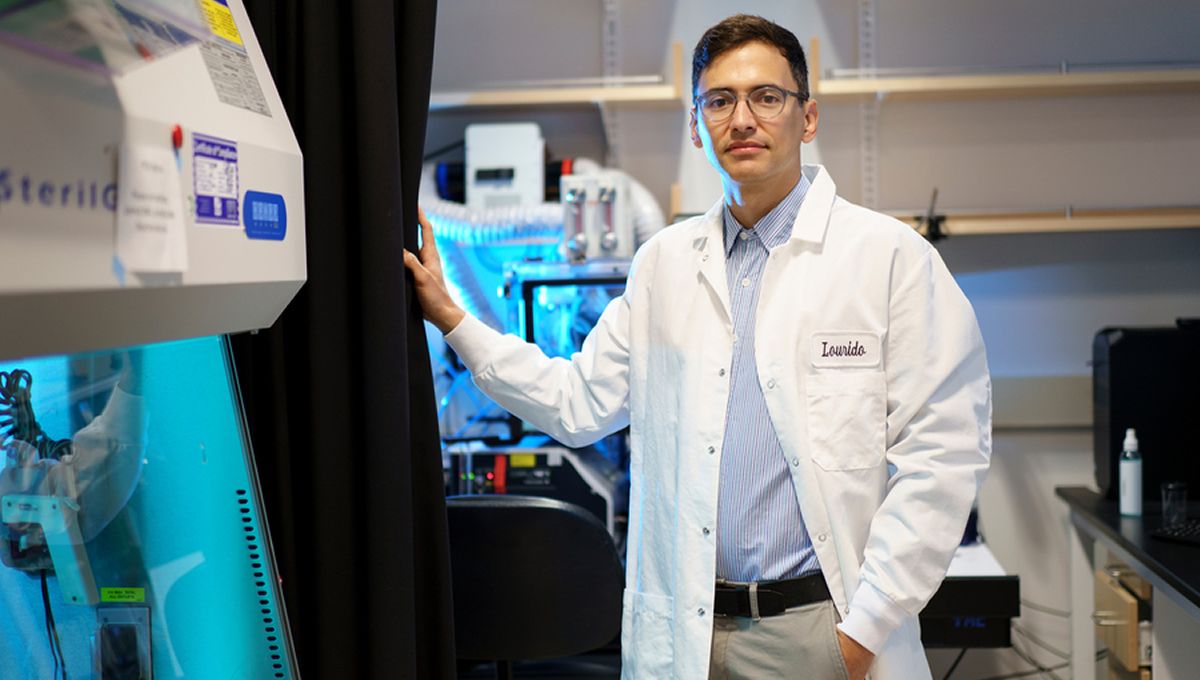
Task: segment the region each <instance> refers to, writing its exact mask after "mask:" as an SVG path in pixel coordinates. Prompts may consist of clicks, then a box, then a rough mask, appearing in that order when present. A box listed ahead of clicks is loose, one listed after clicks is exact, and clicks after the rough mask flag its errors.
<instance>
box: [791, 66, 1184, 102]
mask: <svg viewBox="0 0 1200 680" xmlns="http://www.w3.org/2000/svg"><path fill="white" fill-rule="evenodd" d="M815 85H816V87H815V88H814V89H815V91H816V93H815V95H814V96H816V97H818V98H821V99H825V100H831V99H832V100H837V99H840V98H858V97H862V96H867V95H877V94H885V95H888V96H889V97H913V98H915V97H951V96H963V97H967V96H985V95H989V96H1038V95H1040V96H1066V95H1084V94H1123V93H1127V92H1133V91H1136V92H1175V91H1200V69H1168V70H1154V71H1149V70H1147V71H1094V72H1075V73H1031V74H996V75H970V76H968V75H962V76H958V75H954V76H914V77H902V78H833V79H831V78H822V79H820V80H819V81H818V82H817V83H815Z"/></svg>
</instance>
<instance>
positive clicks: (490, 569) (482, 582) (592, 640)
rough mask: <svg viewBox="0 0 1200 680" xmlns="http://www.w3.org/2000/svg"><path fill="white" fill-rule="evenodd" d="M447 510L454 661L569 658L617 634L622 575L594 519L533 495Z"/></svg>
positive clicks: (467, 500) (453, 504)
mask: <svg viewBox="0 0 1200 680" xmlns="http://www.w3.org/2000/svg"><path fill="white" fill-rule="evenodd" d="M446 508H447V513H448V515H449V525H450V560H451V568H452V570H453V579H454V581H453V585H454V633H455V647H456V649H457V650H458V651H457V653H458V656H459V657H461V658H464V659H489V660H520V659H545V658H553V657H562V656H570V655H572V654H578V653H580V652H585V651H588V650H591V649H595V648H597V647H600V646H602V645H604V644H606V643H608V642H610V641H611V640H612V639H613V638H614V637H616V635H617V632H618V630H619V629H620V625H621V593H622V589H623V587H624V574H623V571H622V569H621V562H620V559H619V558H618V557H617V551H616V546H615V545H614V544H613V541H612V537H611V536H610V535H609V534H608V531H606V530H605V528H604V525H603V524H601V523H600V521H599V520H597V519H596V518H595V517H594V516H593V515H591V514H590V513H588V512H587V511H586V510H584V509H583V508H580V507H579V506H577V505H573V504H571V503H564V502H562V501H558V500H553V499H549V498H536V497H531V496H507V495H483V496H456V497H451V498H448V499H446Z"/></svg>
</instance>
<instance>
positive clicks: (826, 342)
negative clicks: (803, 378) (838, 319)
mask: <svg viewBox="0 0 1200 680" xmlns="http://www.w3.org/2000/svg"><path fill="white" fill-rule="evenodd" d="M811 351H812V363H813V366H817V367H821V368H842V367H870V366H878V365H880V361H881V359H882V358H883V353H882V350H881V348H880V344H879V336H878V335H877V334H875V333H853V332H848V333H813V336H812V350H811Z"/></svg>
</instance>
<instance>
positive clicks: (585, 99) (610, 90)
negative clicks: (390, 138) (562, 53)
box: [429, 43, 683, 111]
mask: <svg viewBox="0 0 1200 680" xmlns="http://www.w3.org/2000/svg"><path fill="white" fill-rule="evenodd" d="M671 66H672V72H671V75H670V82H666V83H653V84H645V85H642V84H638V85H614V86H604V85H595V86H586V87H522V88H513V89H503V90H501V89H497V90H461V91H455V92H433V93H432V94H431V95H430V97H429V110H430V111H437V110H443V109H463V108H499V107H508V106H556V105H565V104H608V103H630V104H678V103H679V102H681V101H682V99H683V45H682V44H680V43H675V44H673V45H672V46H671Z"/></svg>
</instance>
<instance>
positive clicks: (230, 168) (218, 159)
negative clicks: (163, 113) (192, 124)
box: [192, 134, 241, 226]
mask: <svg viewBox="0 0 1200 680" xmlns="http://www.w3.org/2000/svg"><path fill="white" fill-rule="evenodd" d="M192 156H193V158H192V177H193V180H194V183H195V190H196V222H198V223H203V224H228V225H232V226H239V225H240V224H241V216H240V215H239V214H238V212H239V211H238V152H237V142H231V141H228V140H225V139H217V138H216V137H209V136H207V135H200V134H194V135H192Z"/></svg>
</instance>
